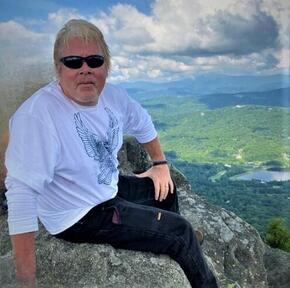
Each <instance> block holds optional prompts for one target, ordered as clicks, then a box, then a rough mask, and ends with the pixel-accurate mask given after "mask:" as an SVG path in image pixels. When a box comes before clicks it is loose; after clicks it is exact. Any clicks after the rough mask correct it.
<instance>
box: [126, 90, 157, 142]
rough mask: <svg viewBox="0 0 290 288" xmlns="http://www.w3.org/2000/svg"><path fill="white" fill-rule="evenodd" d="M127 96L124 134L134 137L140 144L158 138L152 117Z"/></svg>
mask: <svg viewBox="0 0 290 288" xmlns="http://www.w3.org/2000/svg"><path fill="white" fill-rule="evenodd" d="M126 96H127V98H126V101H125V103H126V107H125V109H124V110H125V111H126V115H125V117H126V120H125V125H124V133H125V134H130V135H133V136H134V137H136V139H137V140H138V142H139V143H147V142H150V141H151V140H153V139H155V138H156V137H157V132H156V129H155V127H154V125H153V122H152V119H151V116H150V115H149V114H148V112H147V111H146V110H145V109H144V108H143V107H142V106H141V105H140V104H139V103H138V102H137V101H135V100H133V99H131V98H130V97H129V96H128V95H127V94H126Z"/></svg>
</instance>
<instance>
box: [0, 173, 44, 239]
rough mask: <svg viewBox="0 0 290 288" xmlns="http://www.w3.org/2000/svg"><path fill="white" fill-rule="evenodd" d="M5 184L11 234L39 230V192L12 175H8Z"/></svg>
mask: <svg viewBox="0 0 290 288" xmlns="http://www.w3.org/2000/svg"><path fill="white" fill-rule="evenodd" d="M5 185H6V188H7V189H8V191H7V192H6V194H5V195H6V198H7V203H8V228H9V234H10V235H15V234H20V233H26V232H33V231H37V230H38V221H37V212H36V211H37V209H36V197H37V193H36V192H35V191H33V190H32V189H31V188H30V187H28V186H27V185H25V184H24V183H22V182H20V181H18V180H17V179H15V178H12V177H10V176H7V177H6V180H5Z"/></svg>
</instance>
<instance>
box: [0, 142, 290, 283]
mask: <svg viewBox="0 0 290 288" xmlns="http://www.w3.org/2000/svg"><path fill="white" fill-rule="evenodd" d="M140 159H141V160H140ZM119 160H120V173H124V174H128V173H129V174H132V171H144V170H145V169H147V168H148V167H149V166H150V161H149V158H148V156H147V154H146V153H145V152H144V150H143V149H142V148H141V146H140V145H139V144H137V142H136V141H135V140H133V139H130V138H129V139H127V140H126V141H125V143H124V146H123V149H122V150H121V151H120V154H119ZM171 172H172V175H173V178H174V180H175V182H176V184H177V188H178V194H179V200H180V210H181V214H182V215H183V216H184V217H185V218H186V219H187V220H189V221H190V222H191V223H192V226H193V227H194V229H200V230H202V231H204V233H205V241H204V243H203V251H204V255H205V258H206V260H207V262H208V264H209V266H210V267H211V269H212V270H213V272H214V273H215V274H216V276H217V278H218V282H219V284H220V287H225V288H229V287H232V288H234V287H236V288H238V287H243V288H244V287H245V288H251V287H253V288H257V287H258V288H263V287H269V286H268V282H267V271H266V269H265V265H264V255H266V254H267V253H266V254H265V245H264V243H263V242H262V240H261V238H260V236H259V234H258V232H257V231H256V230H255V229H254V228H253V227H252V226H250V225H249V224H248V223H246V222H245V221H243V220H242V219H241V218H239V217H238V216H236V215H235V214H234V213H232V212H229V211H227V210H225V209H223V208H219V207H216V206H214V205H211V204H210V203H208V202H207V201H205V200H204V199H202V198H201V197H199V196H198V195H196V194H194V193H193V192H192V191H191V187H190V185H189V183H188V181H187V180H186V178H185V177H184V175H182V173H180V172H179V171H178V170H177V169H176V168H174V167H171ZM6 218H7V215H6V214H2V215H1V216H0V231H1V234H0V240H1V241H0V279H1V280H0V281H1V282H0V285H1V287H14V286H13V285H14V284H15V283H14V282H13V281H14V280H13V279H14V278H15V277H14V275H15V273H14V270H13V265H12V252H11V245H10V242H9V237H8V228H7V224H6ZM36 243H37V244H36V247H37V262H38V272H37V274H38V287H98V288H103V287H106V288H107V287H117V288H118V287H120V288H121V287H122V288H124V287H128V288H129V287H130V288H132V287H133V288H134V287H136V288H137V287H140V288H141V287H142V288H144V287H154V288H159V287H160V288H161V287H162V288H166V287H168V288H169V287H172V288H179V287H180V288H186V287H190V285H189V282H188V281H187V279H186V277H185V275H184V273H183V271H182V270H181V268H180V267H179V265H178V264H177V263H176V262H175V261H173V260H171V259H170V258H169V257H168V256H166V255H154V254H152V253H141V252H134V251H126V250H119V249H117V250H116V249H114V248H112V247H111V246H109V245H93V244H72V243H67V242H64V241H62V240H58V239H55V238H53V237H52V236H50V235H49V234H48V233H47V232H46V231H45V230H44V229H43V228H42V227H41V229H40V231H39V233H38V236H37V240H36ZM267 251H268V250H267ZM285 259H286V260H287V259H288V258H285ZM286 260H285V261H286ZM281 264H282V263H281ZM269 269H271V268H269ZM273 277H274V275H273ZM274 278H275V277H274ZM274 278H273V279H274ZM271 279H272V278H271ZM271 281H272V280H271ZM287 281H288V280H287ZM288 284H289V283H288ZM270 287H275V286H270ZM276 287H278V286H276ZM281 287H282V286H281ZM283 287H284V286H283ZM285 287H286V286H285ZM288 287H290V286H288Z"/></svg>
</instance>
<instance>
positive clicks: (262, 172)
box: [235, 169, 290, 182]
mask: <svg viewBox="0 0 290 288" xmlns="http://www.w3.org/2000/svg"><path fill="white" fill-rule="evenodd" d="M235 179H236V180H254V179H255V180H260V181H264V182H269V181H288V180H290V170H285V171H268V170H266V169H257V170H253V171H249V172H246V173H243V174H240V175H236V176H235Z"/></svg>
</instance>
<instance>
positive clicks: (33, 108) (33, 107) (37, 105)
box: [14, 81, 57, 115]
mask: <svg viewBox="0 0 290 288" xmlns="http://www.w3.org/2000/svg"><path fill="white" fill-rule="evenodd" d="M56 85H57V84H56V83H55V81H52V82H50V83H48V84H45V85H44V86H42V87H41V88H39V89H38V90H36V91H35V92H34V93H33V94H32V95H31V96H30V97H28V98H27V99H26V100H25V101H24V102H23V103H22V104H21V105H20V106H19V107H18V109H17V110H16V111H15V113H14V115H17V114H34V113H43V112H44V110H45V108H46V107H48V106H49V105H50V103H51V102H53V101H54V98H55V97H54V96H55V95H56V93H57V87H56ZM53 95H54V96H53Z"/></svg>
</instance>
